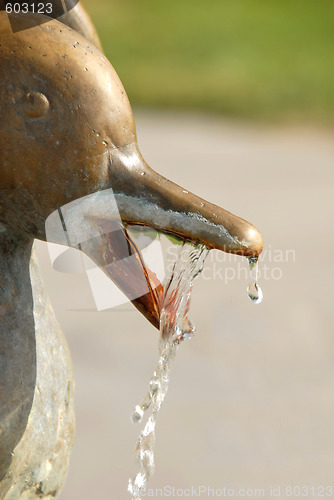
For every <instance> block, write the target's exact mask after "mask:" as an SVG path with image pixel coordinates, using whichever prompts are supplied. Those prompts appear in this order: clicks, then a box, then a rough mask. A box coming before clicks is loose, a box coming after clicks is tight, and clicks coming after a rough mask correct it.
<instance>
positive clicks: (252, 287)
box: [247, 283, 263, 304]
mask: <svg viewBox="0 0 334 500" xmlns="http://www.w3.org/2000/svg"><path fill="white" fill-rule="evenodd" d="M247 293H248V297H249V298H250V300H251V301H252V302H254V304H260V302H262V299H263V293H262V290H261V287H260V286H259V285H258V284H257V283H250V284H249V285H248V287H247Z"/></svg>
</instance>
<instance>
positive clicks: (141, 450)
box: [128, 242, 209, 499]
mask: <svg viewBox="0 0 334 500" xmlns="http://www.w3.org/2000/svg"><path fill="white" fill-rule="evenodd" d="M208 252H209V250H208V249H207V248H206V247H205V246H204V245H193V244H191V243H188V242H185V243H183V245H181V246H180V248H179V255H178V258H177V259H176V261H175V263H174V266H173V269H172V272H171V273H170V275H169V276H168V277H167V278H166V279H165V282H164V293H163V298H162V308H161V316H160V337H159V354H160V357H159V361H158V365H157V368H156V370H155V372H154V374H153V377H152V378H151V380H150V383H149V391H148V393H147V394H146V396H145V398H144V399H143V401H142V402H141V404H139V405H137V406H136V407H135V409H134V411H133V413H132V421H133V422H134V423H139V422H141V420H142V418H143V416H144V412H145V411H147V410H150V415H149V417H148V419H147V421H146V424H145V426H144V428H143V430H142V431H141V433H140V435H139V438H138V441H137V446H136V459H137V463H138V466H139V472H138V473H137V474H136V476H135V477H134V478H133V479H130V480H129V486H128V491H129V492H130V494H131V496H132V498H133V499H140V496H141V494H142V493H143V491H144V490H145V487H146V484H147V481H148V479H149V478H150V477H151V475H152V474H153V472H154V442H155V427H156V421H157V416H158V413H159V411H160V408H161V405H162V403H163V401H164V399H165V396H166V393H167V389H168V383H169V372H170V368H171V364H172V360H173V358H174V356H175V354H176V351H177V349H178V346H179V344H180V343H181V342H182V341H183V340H185V339H189V338H191V337H192V336H193V335H194V333H195V327H194V325H193V324H192V322H191V321H190V319H189V318H188V311H189V303H190V295H191V289H192V285H193V280H194V279H195V278H196V276H198V275H199V274H200V272H201V270H202V268H203V265H204V261H205V258H206V256H207V254H208ZM185 263H186V264H185Z"/></svg>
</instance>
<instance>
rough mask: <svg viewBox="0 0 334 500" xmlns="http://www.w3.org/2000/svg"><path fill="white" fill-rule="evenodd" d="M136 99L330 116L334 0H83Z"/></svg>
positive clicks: (284, 116) (260, 113)
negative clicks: (206, 0)
mask: <svg viewBox="0 0 334 500" xmlns="http://www.w3.org/2000/svg"><path fill="white" fill-rule="evenodd" d="M83 3H84V5H85V7H86V8H87V10H88V11H89V13H90V14H91V16H92V18H93V21H94V22H95V24H96V27H97V29H98V32H99V34H100V37H101V40H102V43H103V46H104V49H105V52H106V55H107V57H108V58H109V59H110V61H111V62H112V64H113V66H114V67H115V69H116V71H117V72H118V74H119V76H120V78H121V80H122V82H123V84H124V87H125V89H126V91H127V93H128V95H129V98H130V101H131V103H132V104H133V105H141V106H146V107H147V106H155V107H168V108H178V109H197V110H205V111H210V112H213V113H220V114H224V115H229V116H235V117H242V118H249V119H255V118H256V119H259V120H271V121H285V122H286V121H289V122H291V121H292V122H296V121H297V122H300V121H303V122H305V121H307V122H316V123H321V124H330V125H332V124H333V122H334V2H333V0H320V1H319V0H279V1H274V0H210V1H208V2H205V1H204V0H201V1H199V0H178V1H172V0H170V1H168V2H166V1H157V0H85V1H84V2H83Z"/></svg>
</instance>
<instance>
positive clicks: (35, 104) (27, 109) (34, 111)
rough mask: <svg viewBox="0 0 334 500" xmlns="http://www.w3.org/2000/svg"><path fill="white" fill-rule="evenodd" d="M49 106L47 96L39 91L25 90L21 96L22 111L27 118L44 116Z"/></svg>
mask: <svg viewBox="0 0 334 500" xmlns="http://www.w3.org/2000/svg"><path fill="white" fill-rule="evenodd" d="M49 107H50V103H49V100H48V98H47V97H46V96H45V95H44V94H41V93H40V92H27V93H26V94H25V95H24V96H23V112H24V114H25V115H26V116H28V117H29V118H40V117H41V116H44V115H45V114H46V113H47V112H48V110H49Z"/></svg>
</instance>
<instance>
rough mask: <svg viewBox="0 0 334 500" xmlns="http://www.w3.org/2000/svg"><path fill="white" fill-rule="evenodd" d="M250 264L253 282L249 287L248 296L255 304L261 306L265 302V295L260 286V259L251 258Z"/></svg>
mask: <svg viewBox="0 0 334 500" xmlns="http://www.w3.org/2000/svg"><path fill="white" fill-rule="evenodd" d="M248 263H249V269H250V273H251V280H252V281H251V283H250V284H249V285H248V287H247V294H248V297H249V299H250V300H251V301H252V302H253V303H254V304H260V303H261V302H262V300H263V293H262V289H261V287H260V285H259V259H258V258H257V257H249V259H248Z"/></svg>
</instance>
